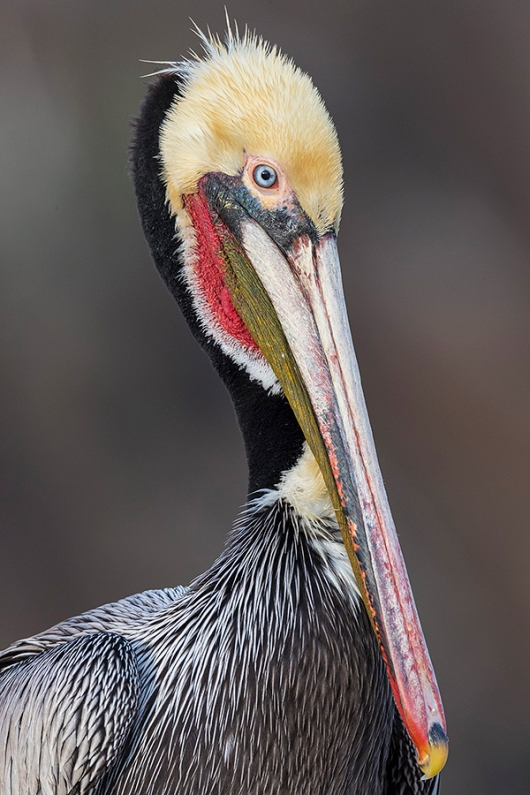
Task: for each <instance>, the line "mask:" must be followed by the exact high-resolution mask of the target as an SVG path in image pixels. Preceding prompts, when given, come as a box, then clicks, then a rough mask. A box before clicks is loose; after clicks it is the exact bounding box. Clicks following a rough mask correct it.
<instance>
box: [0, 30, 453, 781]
mask: <svg viewBox="0 0 530 795" xmlns="http://www.w3.org/2000/svg"><path fill="white" fill-rule="evenodd" d="M203 43H204V47H205V54H204V56H202V57H197V56H193V57H191V58H190V60H188V61H185V62H184V63H175V64H168V65H166V68H165V69H163V70H162V71H161V72H160V73H159V74H158V76H157V78H156V80H155V81H154V82H153V84H152V86H151V88H150V89H149V92H148V95H147V98H146V100H145V103H144V105H143V108H142V111H141V114H140V117H139V119H138V122H137V126H136V133H135V140H134V144H133V150H132V171H133V177H134V184H135V189H136V195H137V199H138V206H139V210H140V215H141V219H142V223H143V228H144V231H145V235H146V238H147V240H148V243H149V245H150V247H151V251H152V255H153V258H154V261H155V263H156V266H157V267H158V269H159V271H160V273H161V274H162V276H163V278H164V279H165V281H166V284H167V285H168V287H169V289H170V290H171V292H172V293H173V295H174V296H175V298H176V299H177V301H178V303H179V305H180V307H181V309H182V311H183V312H184V315H185V316H186V319H187V321H188V323H189V325H190V327H191V329H192V331H193V333H194V334H195V336H196V337H197V339H198V341H199V343H200V344H201V346H202V347H203V348H204V350H205V351H206V352H207V353H208V355H209V356H210V358H211V360H212V363H213V365H214V367H215V368H216V369H217V371H218V373H219V375H220V376H221V378H222V379H223V381H224V383H225V384H226V386H227V388H228V390H229V391H230V394H231V396H232V399H233V402H234V406H235V410H236V413H237V418H238V421H239V425H240V427H241V431H242V433H243V437H244V441H245V446H246V452H247V457H248V466H249V497H248V502H247V504H246V507H245V509H244V512H243V514H242V516H241V518H240V519H239V520H238V521H237V523H236V524H235V527H234V529H233V531H232V533H231V535H230V537H229V540H228V543H227V546H226V549H225V551H224V552H223V553H222V555H221V556H220V557H219V559H218V560H217V561H216V562H215V563H214V564H213V566H212V567H211V568H210V569H209V570H208V571H207V572H205V573H204V574H203V575H201V576H200V577H198V578H197V579H196V580H195V581H194V582H192V583H191V585H190V586H189V587H187V588H167V589H165V590H157V591H148V592H145V593H142V594H138V595H136V596H132V597H129V598H127V599H123V600H121V601H119V602H117V603H114V604H110V605H105V606H104V607H100V608H98V609H96V610H92V611H90V612H88V613H85V614H83V615H81V616H78V617H76V618H73V619H70V620H67V621H64V622H62V623H60V624H58V625H57V626H55V627H53V628H52V629H50V630H48V631H46V632H43V633H42V634H40V635H36V636H34V637H32V638H29V639H26V640H22V641H19V642H18V643H15V644H13V645H12V646H11V647H10V648H8V649H7V650H6V651H4V652H3V653H2V654H1V655H0V667H1V669H2V672H1V674H0V740H1V742H0V782H1V790H2V793H4V794H5V795H67V793H69V794H70V795H85V794H88V793H92V795H206V794H208V795H276V794H277V795H306V793H307V794H308V795H391V794H398V795H417V793H430V794H431V795H432V793H436V792H437V791H438V784H439V778H438V776H437V774H438V772H439V771H440V769H441V768H442V767H443V764H444V762H445V759H446V755H447V737H446V730H445V723H444V717H443V710H442V706H441V702H440V696H439V693H438V689H437V685H436V682H435V678H434V673H433V670H432V667H431V663H430V660H429V656H428V652H427V650H426V647H425V643H424V640H423V635H422V632H421V628H420V625H419V620H418V617H417V614H416V609H415V606H414V602H413V598H412V594H411V591H410V586H409V582H408V579H407V574H406V570H405V566H404V563H403V559H402V556H401V552H400V548H399V544H398V541H397V537H396V533H395V529H394V526H393V522H392V517H391V514H390V510H389V507H388V502H387V498H386V495H385V491H384V487H383V483H382V479H381V474H380V471H379V467H378V463H377V458H376V454H375V449H374V444H373V440H372V435H371V431H370V425H369V422H368V417H367V413H366V408H365V404H364V399H363V394H362V390H361V385H360V379H359V373H358V369H357V364H356V360H355V354H354V350H353V345H352V341H351V335H350V331H349V326H348V321H347V316H346V308H345V305H344V299H343V293H342V287H341V278H340V271H339V263H338V258H337V246H336V234H337V230H338V225H339V218H340V214H341V205H342V168H341V156H340V150H339V145H338V141H337V136H336V133H335V129H334V127H333V124H332V121H331V119H330V117H329V115H328V113H327V111H326V109H325V107H324V105H323V102H322V100H321V98H320V96H319V94H318V92H317V91H316V89H315V88H314V86H313V84H312V82H311V80H310V78H309V77H308V76H307V75H305V74H303V73H302V72H301V71H300V70H298V69H297V68H296V67H295V66H294V64H293V63H292V62H291V61H290V60H289V59H288V58H286V57H284V56H283V55H282V54H281V53H279V52H278V50H277V49H276V48H274V47H270V46H268V45H267V44H265V43H264V42H263V41H261V40H260V39H258V38H256V37H255V36H253V35H250V34H248V33H247V34H245V36H243V37H242V38H240V37H239V36H237V35H234V34H231V33H230V32H229V34H228V36H227V39H226V41H225V42H224V43H221V42H220V41H219V40H218V39H215V38H208V39H206V38H205V39H204V42H203Z"/></svg>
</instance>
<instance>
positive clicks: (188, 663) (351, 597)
mask: <svg viewBox="0 0 530 795" xmlns="http://www.w3.org/2000/svg"><path fill="white" fill-rule="evenodd" d="M344 555H345V552H344V548H343V546H342V543H341V541H340V537H339V535H338V529H337V526H336V523H335V522H334V521H320V522H317V523H314V522H313V523H311V525H309V524H308V523H307V521H306V520H304V519H302V518H301V517H300V516H299V515H297V513H296V512H295V511H294V510H293V508H292V506H290V505H289V504H287V503H286V502H285V501H284V500H282V499H278V500H277V501H276V502H274V503H270V504H269V505H268V506H267V507H266V508H264V507H259V505H258V504H256V505H254V506H253V507H252V508H250V509H249V510H248V511H247V513H246V514H245V515H244V516H243V518H242V520H241V521H240V523H239V525H238V526H237V527H236V529H235V530H234V533H233V535H232V537H231V539H230V540H229V543H228V546H227V549H226V550H225V552H224V553H223V554H222V555H221V557H220V558H219V559H218V561H216V563H215V564H214V565H213V566H212V568H211V569H210V570H209V571H208V572H206V573H205V574H204V575H202V576H201V577H199V578H198V579H197V580H196V581H195V582H193V583H192V585H191V586H190V588H188V589H184V588H181V589H165V590H163V591H150V592H146V593H145V594H140V595H138V596H135V597H130V598H129V599H124V600H121V601H120V602H116V603H114V604H111V605H106V606H104V607H102V608H98V609H97V610H93V611H90V612H88V613H85V614H83V615H82V616H79V617H76V618H74V619H70V620H69V621H65V622H63V623H62V624H59V625H57V626H56V627H54V628H52V629H51V630H48V631H47V632H44V633H41V634H40V635H37V636H35V637H33V638H30V639H27V640H25V641H20V642H18V643H17V644H14V645H13V646H12V647H10V649H7V650H6V651H5V652H4V653H3V654H2V655H0V668H1V667H4V668H5V670H4V671H3V673H1V674H0V716H1V717H0V743H1V746H2V749H4V748H5V752H4V756H3V757H1V753H2V752H0V781H1V782H2V783H3V782H4V781H5V782H6V785H5V788H4V790H3V791H5V792H6V795H52V793H53V795H63V793H64V795H67V793H75V794H76V795H89V793H90V794H91V795H174V793H176V792H178V793H179V795H203V793H208V795H258V794H259V795H263V793H267V795H287V794H289V795H295V794H296V795H299V793H302V792H304V793H305V792H307V793H324V792H325V793H326V795H366V793H367V792H370V793H371V794H372V795H387V793H396V795H417V794H418V793H422V794H423V793H424V794H425V795H427V793H434V790H432V788H431V785H430V784H428V783H427V784H425V785H424V784H422V783H421V782H420V781H419V775H418V771H417V768H415V766H414V762H413V759H414V757H413V755H412V756H411V760H412V761H411V765H410V770H407V774H406V778H405V779H403V780H401V779H399V780H398V779H393V778H392V777H391V776H389V771H388V762H389V759H390V758H391V754H392V753H393V752H394V751H393V749H394V746H395V748H397V753H398V754H400V753H402V749H405V751H404V752H405V753H407V754H409V749H408V748H407V747H406V741H407V740H406V737H405V739H404V740H402V742H401V745H399V747H398V745H396V743H395V742H394V745H392V725H393V721H394V720H395V717H394V716H395V707H394V703H393V700H392V696H391V693H390V688H389V685H388V681H387V677H386V674H385V671H384V667H383V664H382V660H381V656H380V653H379V649H378V647H377V642H376V640H375V637H374V635H373V632H372V631H371V628H370V625H369V622H368V618H367V615H366V612H365V611H364V609H363V608H362V606H361V605H360V602H359V596H358V592H357V589H356V587H355V583H354V579H353V575H352V574H351V573H350V570H349V569H348V568H347V567H346V566H344V559H343V557H344ZM374 694H376V696H375V697H374ZM397 720H399V719H397ZM394 750H395V749H394Z"/></svg>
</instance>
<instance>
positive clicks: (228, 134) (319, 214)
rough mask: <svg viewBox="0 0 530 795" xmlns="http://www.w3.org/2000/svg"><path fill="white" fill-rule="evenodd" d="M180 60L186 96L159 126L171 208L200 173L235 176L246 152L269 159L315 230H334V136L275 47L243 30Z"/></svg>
mask: <svg viewBox="0 0 530 795" xmlns="http://www.w3.org/2000/svg"><path fill="white" fill-rule="evenodd" d="M205 44H206V47H205V49H206V54H205V57H204V58H196V59H193V60H191V61H189V62H187V63H186V66H185V80H186V83H185V88H184V95H183V96H182V97H181V98H178V99H177V100H176V101H175V103H174V105H173V106H172V108H171V109H170V110H169V112H168V114H167V117H166V120H165V121H164V124H163V127H162V131H161V139H160V140H161V147H160V149H161V157H162V165H163V176H164V179H165V181H166V185H167V193H168V199H169V201H170V203H171V206H172V209H173V211H174V212H178V210H179V209H180V208H181V206H182V203H181V197H182V195H183V194H185V193H194V192H195V191H196V189H197V183H198V181H199V179H200V177H201V176H202V175H204V174H206V173H208V172H212V171H221V172H224V173H225V174H230V175H233V176H235V175H236V174H238V173H239V172H240V170H241V168H242V167H243V164H244V161H245V157H246V155H257V156H263V157H268V158H271V159H272V160H274V161H276V162H277V163H279V164H280V165H281V167H282V168H283V170H284V173H285V175H286V177H287V180H288V182H289V185H290V186H291V188H292V189H293V190H294V192H295V194H296V196H297V197H298V200H299V202H300V204H301V206H302V208H303V209H304V210H305V212H306V213H307V214H308V215H309V217H310V218H311V219H312V220H313V222H314V223H315V226H316V227H317V230H318V231H319V232H321V233H322V232H325V231H326V230H328V229H330V228H332V227H333V228H335V229H336V228H337V227H338V223H339V219H340V213H341V209H342V164H341V155H340V149H339V143H338V139H337V134H336V131H335V127H334V126H333V122H332V120H331V118H330V116H329V114H328V112H327V110H326V108H325V106H324V103H323V101H322V99H321V97H320V94H319V93H318V91H317V89H316V88H315V87H314V85H313V83H312V81H311V79H310V78H309V77H308V75H306V74H304V73H303V72H302V71H301V70H300V69H298V68H297V67H296V66H295V65H294V63H293V62H292V61H291V60H290V59H289V58H287V57H286V56H284V55H282V54H281V53H280V52H279V51H278V49H277V48H276V47H270V46H269V45H268V44H266V43H265V42H263V40H261V39H259V38H257V37H256V36H254V35H252V34H249V33H248V32H247V33H246V34H245V35H244V36H243V37H242V38H238V37H237V36H235V35H233V34H231V33H229V35H228V38H227V42H226V44H223V43H221V42H220V41H219V39H217V38H210V39H208V40H207V41H206V42H205Z"/></svg>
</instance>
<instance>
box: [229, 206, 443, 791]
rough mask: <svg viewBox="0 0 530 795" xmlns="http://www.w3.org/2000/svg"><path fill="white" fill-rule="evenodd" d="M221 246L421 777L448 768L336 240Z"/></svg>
mask: <svg viewBox="0 0 530 795" xmlns="http://www.w3.org/2000/svg"><path fill="white" fill-rule="evenodd" d="M237 231H238V234H237V237H238V239H239V242H238V241H236V240H235V239H234V237H233V236H232V235H231V234H229V235H227V236H226V237H225V239H224V240H223V255H224V259H225V261H226V263H227V280H228V284H229V289H230V291H231V294H232V297H233V300H234V303H235V305H236V308H237V310H238V311H239V313H240V314H241V317H242V318H243V320H244V322H245V324H246V325H247V327H248V328H249V331H250V332H251V334H252V336H253V337H254V339H255V341H256V343H257V344H258V345H259V347H260V349H261V350H262V352H263V354H264V356H265V357H266V358H267V360H268V361H269V364H270V365H271V367H272V368H273V370H274V371H275V373H276V376H277V377H278V380H279V381H280V384H281V386H282V388H283V390H284V392H285V395H286V397H287V399H288V400H289V402H290V404H291V406H292V408H293V411H294V413H295V416H296V418H297V420H298V422H299V423H300V426H301V428H302V430H303V432H304V434H305V437H306V439H307V441H308V444H309V446H310V447H311V449H312V451H313V454H314V455H315V457H316V459H317V461H318V463H319V466H320V468H321V470H322V474H323V477H324V480H325V482H326V486H327V488H328V491H329V493H330V495H331V498H332V501H333V505H334V508H335V512H336V514H337V519H338V522H339V525H340V528H341V531H342V535H343V539H344V543H345V546H346V549H347V551H348V554H349V557H350V560H351V563H352V567H353V570H354V573H355V576H356V579H357V582H358V585H359V589H360V592H361V594H362V597H363V601H364V603H365V606H366V609H367V611H368V615H369V617H370V620H371V622H372V625H373V628H374V631H375V633H376V636H377V638H378V640H379V643H380V646H381V651H382V655H383V658H384V662H385V665H386V669H387V674H388V677H389V681H390V685H391V687H392V692H393V694H394V699H395V701H396V705H397V708H398V710H399V713H400V715H401V718H402V720H403V723H404V725H405V727H406V729H407V731H408V733H409V736H410V738H411V740H412V742H413V743H414V746H415V748H416V751H417V761H418V765H419V766H420V768H421V769H422V771H423V773H424V777H425V778H430V777H432V776H434V775H436V774H437V773H438V772H439V771H440V770H441V769H442V767H443V766H444V764H445V761H446V758H447V752H448V745H447V735H446V725H445V718H444V714H443V707H442V703H441V698H440V694H439V691H438V686H437V684H436V679H435V675H434V671H433V668H432V664H431V661H430V658H429V653H428V651H427V647H426V644H425V640H424V637H423V632H422V630H421V626H420V622H419V618H418V614H417V611H416V606H415V604H414V598H413V596H412V591H411V587H410V583H409V579H408V576H407V571H406V568H405V563H404V560H403V555H402V552H401V549H400V546H399V542H398V538H397V534H396V530H395V526H394V522H393V519H392V515H391V512H390V507H389V504H388V499H387V496H386V493H385V489H384V486H383V481H382V477H381V472H380V469H379V464H378V461H377V456H376V452H375V446H374V441H373V437H372V432H371V428H370V423H369V420H368V414H367V411H366V405H365V401H364V396H363V392H362V388H361V382H360V376H359V370H358V366H357V361H356V357H355V352H354V349H353V343H352V338H351V333H350V329H349V324H348V319H347V313H346V306H345V302H344V296H343V290H342V282H341V275H340V266H339V260H338V254H337V247H336V238H335V236H334V235H333V234H331V233H330V234H327V235H325V236H324V237H323V238H322V239H320V240H319V241H318V243H316V244H315V243H314V242H312V241H311V240H310V239H309V237H308V236H307V235H302V236H300V237H298V238H296V239H295V241H294V243H292V244H291V245H290V246H289V247H288V249H287V250H286V251H282V250H280V248H279V247H278V246H277V245H276V243H275V242H274V241H273V240H272V239H271V237H270V236H269V235H268V234H267V232H266V231H265V230H264V228H263V227H262V226H261V225H260V224H258V223H257V222H256V221H255V220H253V219H252V218H250V217H248V216H247V217H246V218H245V219H244V220H242V221H241V223H240V225H239V229H238V230H237Z"/></svg>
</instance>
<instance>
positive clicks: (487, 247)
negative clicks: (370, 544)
mask: <svg viewBox="0 0 530 795" xmlns="http://www.w3.org/2000/svg"><path fill="white" fill-rule="evenodd" d="M229 12H230V14H231V15H232V16H233V17H235V18H236V19H237V20H238V21H239V23H240V24H241V25H244V23H248V24H249V25H250V26H251V27H252V28H254V27H255V28H256V29H257V30H258V31H259V32H260V33H261V34H263V36H265V37H266V38H267V39H269V40H270V41H273V42H276V43H277V44H279V45H280V46H281V47H282V48H283V49H284V50H285V51H286V52H287V53H289V54H290V55H291V56H293V58H294V59H295V60H296V62H297V63H298V64H299V65H300V66H301V67H302V68H304V69H305V70H307V71H308V72H309V73H310V74H311V75H312V76H313V78H314V80H315V83H316V85H317V86H318V87H319V88H320V90H321V92H322V94H323V96H324V98H325V101H326V103H327V106H328V108H329V110H330V112H331V114H332V116H333V117H334V119H335V121H336V124H337V127H338V131H339V137H340V140H341V142H342V147H343V152H344V163H345V176H346V207H345V212H344V218H343V223H342V230H341V236H340V247H341V252H342V263H343V270H344V279H345V286H346V291H347V299H348V303H349V307H350V317H351V324H352V328H353V333H354V339H355V342H356V347H357V352H358V356H359V359H360V364H361V370H362V374H363V379H364V386H365V392H366V396H367V401H368V406H369V409H370V414H371V419H372V424H373V427H374V432H375V437H376V441H377V444H378V450H379V455H380V459H381V464H382V468H383V473H384V476H385V479H386V484H387V487H388V491H389V493H390V500H391V504H392V506H393V509H394V513H395V518H396V522H397V525H398V529H399V530H400V534H401V540H402V544H403V547H404V551H405V556H406V559H407V562H408V566H409V572H410V576H411V579H412V582H413V586H414V590H415V594H416V599H417V602H418V606H419V610H420V614H421V616H422V621H423V626H424V629H425V634H426V636H427V640H428V642H429V647H430V651H431V655H432V657H433V660H434V662H435V667H436V670H437V674H438V679H439V682H440V686H441V689H442V692H443V695H444V700H445V706H446V710H447V716H448V722H449V729H450V737H451V754H450V757H449V764H448V767H447V771H446V773H445V774H444V786H443V793H444V795H461V794H462V795H464V794H465V795H489V793H491V795H504V793H513V794H514V795H519V793H525V795H526V793H528V792H529V791H530V784H529V772H528V769H529V766H530V718H529V715H530V688H529V684H530V682H529V679H530V677H529V674H528V668H529V663H528V652H529V618H530V580H529V577H528V568H529V565H530V554H529V553H530V533H529V532H528V526H529V515H530V488H529V483H528V481H529V464H530V412H529V352H530V351H529V348H530V345H529V340H530V312H529V297H530V273H529V267H528V261H529V253H530V227H529V223H528V216H529V210H530V194H529V185H530V144H529V141H530V5H529V4H528V3H520V2H514V0H474V2H473V1H471V2H465V3H462V2H459V1H457V0H443V2H432V3H431V2H430V3H426V2H425V1H424V0H418V1H417V2H413V1H412V0H411V1H410V2H409V1H408V0H403V1H401V0H400V1H399V2H395V0H387V1H386V2H385V1H384V0H370V2H366V0H355V1H353V0H326V2H324V3H323V2H316V1H315V0H311V1H310V2H307V0H305V1H304V2H302V1H301V0H298V1H297V2H294V1H293V0H291V1H290V2H285V0H283V1H282V2H280V1H279V0H260V1H259V2H252V3H249V2H241V1H237V0H232V2H230V3H229ZM189 15H191V16H192V17H193V18H194V19H195V21H196V22H197V23H198V24H199V25H200V26H207V25H210V26H211V28H212V30H214V31H222V30H223V28H224V12H223V8H222V3H221V2H208V1H207V0H194V1H193V2H184V0H180V2H171V1H170V0H164V1H163V2H162V1H161V0H156V1H155V0H149V2H148V1H147V0H144V1H143V2H142V1H140V0H137V1H134V0H55V1H54V2H51V1H50V0H33V2H30V1H29V0H28V1H26V2H23V0H20V1H19V2H15V0H11V2H7V0H2V2H1V4H0V63H1V67H0V69H1V70H0V258H1V259H0V264H1V271H0V273H1V276H0V278H1V289H0V324H1V329H0V331H1V334H0V382H1V383H0V400H1V410H0V434H1V436H0V504H1V507H0V602H1V605H2V608H1V615H0V646H4V645H7V644H8V643H9V642H10V641H12V640H14V639H15V638H17V637H20V636H25V635H30V634H32V633H34V632H37V631H39V630H41V629H44V628H45V627H47V626H49V625H51V624H52V623H54V622H56V621H59V620H60V619H62V618H65V617H67V616H69V615H72V614H76V613H79V612H81V611H83V610H86V609H88V608H90V607H94V606H96V605H98V604H101V603H104V602H107V601H110V600H114V599H118V598H119V597H121V596H125V595H128V594H131V593H134V592H136V591H140V590H143V589H146V588H153V587H162V586H166V585H174V584H178V583H187V582H188V581H189V580H190V579H191V578H192V577H193V576H195V575H196V574H198V573H199V572H200V571H201V570H203V569H204V568H205V567H207V566H208V565H209V564H210V563H211V562H212V561H213V559H214V557H215V556H216V555H217V554H218V552H219V551H220V549H221V548H222V544H223V540H224V537H225V535H226V532H227V530H228V528H229V527H230V524H231V521H232V519H233V518H234V516H235V514H236V512H237V510H238V507H239V506H240V505H241V503H242V502H243V500H244V497H245V485H246V470H245V462H244V457H243V451H242V444H241V441H240V438H239V435H238V431H237V429H236V426H235V422H234V419H233V415H232V408H231V405H230V403H229V400H228V397H227V395H226V394H225V392H224V390H223V388H222V386H221V385H220V383H218V381H217V378H216V376H215V375H214V373H213V371H212V370H211V369H210V366H209V363H208V361H207V359H206V358H205V357H204V356H203V354H201V353H200V352H199V350H198V348H196V345H195V343H194V341H193V340H192V339H191V336H190V334H189V332H188V330H187V328H186V326H185V324H184V321H183V320H182V318H181V317H180V314H179V312H178V310H177V308H176V306H175V305H174V304H173V302H172V299H171V298H170V296H169V294H167V293H166V290H165V288H164V286H163V284H162V282H161V280H160V279H159V277H158V276H157V274H156V273H155V271H154V269H153V267H152V265H151V262H150V258H149V255H148V252H147V249H146V246H145V243H144V241H143V238H142V234H141V231H140V224H139V222H138V219H137V216H136V210H135V206H134V201H133V191H132V188H131V185H130V182H129V178H128V176H127V169H126V160H127V145H128V140H129V135H130V130H129V126H128V120H129V118H130V117H131V116H132V115H134V114H135V113H136V111H137V108H138V106H139V103H140V102H141V99H142V96H143V93H144V90H145V81H144V82H142V81H141V80H140V75H141V74H142V73H144V72H146V71H150V69H149V67H148V66H147V67H146V65H143V64H140V63H139V62H138V59H140V58H147V59H164V58H167V59H173V60H174V59H178V58H179V57H180V56H182V55H184V54H185V53H186V51H187V50H188V48H189V47H197V41H196V39H195V37H194V35H193V34H192V33H191V32H190V23H189V20H188V16H189ZM367 795H369V794H368V793H367Z"/></svg>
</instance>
